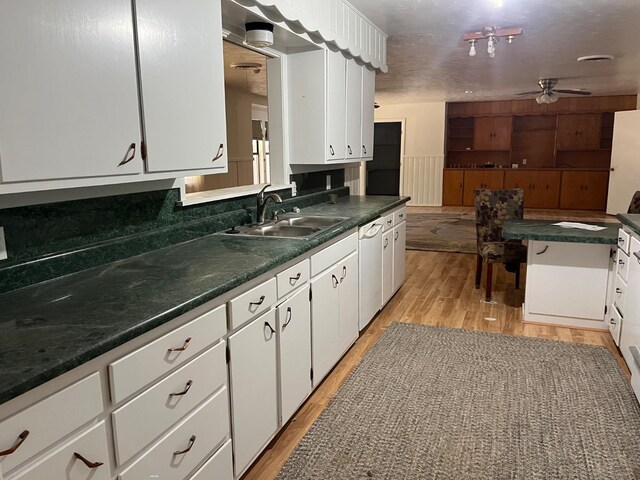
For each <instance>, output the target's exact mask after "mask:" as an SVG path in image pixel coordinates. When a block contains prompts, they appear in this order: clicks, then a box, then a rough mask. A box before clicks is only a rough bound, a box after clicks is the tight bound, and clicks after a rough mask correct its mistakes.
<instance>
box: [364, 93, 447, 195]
mask: <svg viewBox="0 0 640 480" xmlns="http://www.w3.org/2000/svg"><path fill="white" fill-rule="evenodd" d="M445 112H446V110H445V103H444V102H433V103H409V104H395V105H394V104H391V105H381V106H380V108H378V109H376V111H375V119H376V122H380V121H384V120H404V132H403V133H404V148H403V153H402V166H401V180H400V182H401V183H400V193H401V195H409V196H411V201H410V202H409V205H416V206H417V205H424V206H439V205H442V171H443V169H444V154H445V121H446V115H445Z"/></svg>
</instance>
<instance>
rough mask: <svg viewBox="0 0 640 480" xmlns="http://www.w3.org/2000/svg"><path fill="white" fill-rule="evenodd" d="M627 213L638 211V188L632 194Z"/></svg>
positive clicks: (639, 208)
mask: <svg viewBox="0 0 640 480" xmlns="http://www.w3.org/2000/svg"><path fill="white" fill-rule="evenodd" d="M627 213H640V190H639V191H637V192H636V193H634V194H633V198H632V199H631V203H630V204H629V210H627Z"/></svg>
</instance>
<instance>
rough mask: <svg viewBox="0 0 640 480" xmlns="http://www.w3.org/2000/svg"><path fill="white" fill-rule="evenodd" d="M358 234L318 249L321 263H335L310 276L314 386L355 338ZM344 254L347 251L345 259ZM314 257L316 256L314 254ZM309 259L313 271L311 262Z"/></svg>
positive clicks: (312, 260) (314, 262) (356, 334)
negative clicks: (323, 250) (327, 248)
mask: <svg viewBox="0 0 640 480" xmlns="http://www.w3.org/2000/svg"><path fill="white" fill-rule="evenodd" d="M357 241H358V239H357V234H355V233H354V234H353V235H351V236H349V237H347V238H346V239H344V240H342V241H340V242H339V243H337V244H335V245H333V246H332V247H329V248H333V250H331V251H330V252H329V254H326V253H324V252H321V253H320V254H317V255H321V256H322V257H323V258H322V259H321V260H322V263H323V264H324V263H325V262H327V261H331V259H332V257H333V261H334V263H331V264H330V266H329V267H328V268H327V269H326V270H325V271H324V272H323V273H321V274H319V275H316V276H314V277H312V279H311V291H312V296H311V338H312V348H311V351H312V366H313V385H314V387H316V386H317V385H318V384H319V383H320V381H321V380H322V379H323V378H324V377H325V375H326V374H327V373H328V372H329V370H331V368H333V366H334V365H335V364H336V363H337V362H338V360H339V359H340V357H341V356H342V355H343V354H344V352H345V351H346V350H347V349H348V348H349V347H350V346H351V344H353V343H354V342H355V340H356V339H357V337H358V253H357V251H356V249H357ZM343 253H346V255H347V256H346V258H345V257H344V255H342V254H343ZM314 257H315V256H314ZM314 257H312V258H311V265H312V272H313V271H314V268H313V267H314V264H319V263H320V261H314Z"/></svg>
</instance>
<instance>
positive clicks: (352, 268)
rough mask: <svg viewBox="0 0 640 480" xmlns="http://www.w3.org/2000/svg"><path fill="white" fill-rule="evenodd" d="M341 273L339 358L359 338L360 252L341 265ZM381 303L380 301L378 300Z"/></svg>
mask: <svg viewBox="0 0 640 480" xmlns="http://www.w3.org/2000/svg"><path fill="white" fill-rule="evenodd" d="M338 272H339V273H340V277H339V281H340V288H339V294H340V304H339V305H340V306H339V310H340V322H339V326H338V342H339V343H338V345H339V348H338V356H337V357H336V359H335V360H334V363H335V362H336V361H337V360H338V358H340V356H341V355H342V354H343V353H344V352H345V351H346V350H347V349H348V348H349V347H350V346H351V345H353V342H355V341H356V339H357V338H358V332H359V331H360V329H359V328H358V320H359V318H358V303H359V302H358V284H359V282H358V252H354V253H352V254H351V255H349V256H348V257H347V258H345V259H344V260H343V261H342V262H340V264H339V270H338ZM378 301H380V300H378Z"/></svg>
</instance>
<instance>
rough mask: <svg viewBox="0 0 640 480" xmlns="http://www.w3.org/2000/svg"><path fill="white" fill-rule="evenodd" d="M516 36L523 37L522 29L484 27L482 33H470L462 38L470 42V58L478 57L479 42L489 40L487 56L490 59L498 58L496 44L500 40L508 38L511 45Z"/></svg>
mask: <svg viewBox="0 0 640 480" xmlns="http://www.w3.org/2000/svg"><path fill="white" fill-rule="evenodd" d="M516 35H522V28H497V27H484V28H483V29H482V31H481V32H469V33H465V34H464V35H463V36H462V40H464V41H465V42H469V44H470V48H469V56H470V57H475V56H476V43H478V41H479V40H484V39H486V40H487V54H488V55H489V58H495V57H496V43H498V41H499V39H500V38H506V39H507V42H508V43H509V44H511V43H512V42H513V38H514V37H515V36H516Z"/></svg>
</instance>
